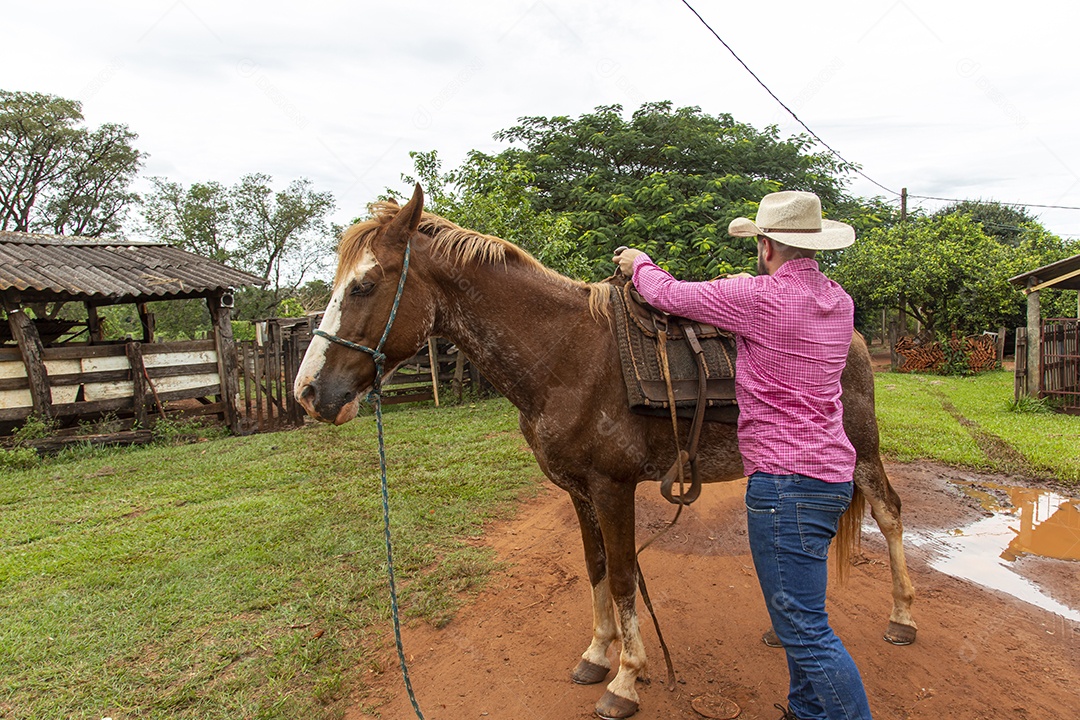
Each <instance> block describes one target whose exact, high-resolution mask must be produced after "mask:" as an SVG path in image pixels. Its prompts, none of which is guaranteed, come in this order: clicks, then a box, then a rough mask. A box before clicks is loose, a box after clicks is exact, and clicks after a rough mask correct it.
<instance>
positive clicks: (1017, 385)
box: [1013, 327, 1028, 402]
mask: <svg viewBox="0 0 1080 720" xmlns="http://www.w3.org/2000/svg"><path fill="white" fill-rule="evenodd" d="M1013 357H1014V358H1015V360H1016V364H1015V366H1014V367H1013V399H1014V400H1016V401H1017V402H1019V401H1020V398H1022V397H1024V396H1025V395H1027V394H1028V392H1027V387H1028V384H1027V328H1026V327H1018V328H1016V345H1015V347H1014V349H1013Z"/></svg>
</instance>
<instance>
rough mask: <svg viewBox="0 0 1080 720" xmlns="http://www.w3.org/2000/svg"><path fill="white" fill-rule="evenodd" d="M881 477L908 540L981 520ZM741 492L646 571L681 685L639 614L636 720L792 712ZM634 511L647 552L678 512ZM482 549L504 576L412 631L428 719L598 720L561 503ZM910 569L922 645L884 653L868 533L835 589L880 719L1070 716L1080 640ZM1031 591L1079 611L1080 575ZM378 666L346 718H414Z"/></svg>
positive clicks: (577, 553)
mask: <svg viewBox="0 0 1080 720" xmlns="http://www.w3.org/2000/svg"><path fill="white" fill-rule="evenodd" d="M888 469H889V475H890V477H891V479H892V481H893V484H894V485H895V486H896V488H897V490H898V491H899V492H900V494H901V497H903V499H904V519H905V524H906V525H907V526H908V527H910V528H920V529H940V528H955V527H959V526H961V525H963V524H966V523H967V522H970V521H971V520H973V519H974V518H976V517H978V515H979V514H980V512H981V511H980V510H979V509H978V508H976V507H973V506H972V505H971V503H970V502H969V501H967V500H965V499H963V498H962V497H960V496H959V494H958V493H956V492H955V491H953V490H952V489H951V487H950V486H949V485H948V484H947V483H946V479H947V478H949V477H957V476H959V475H960V473H959V472H958V471H956V470H954V469H951V468H945V467H941V466H936V465H930V464H916V465H893V466H890V467H889V468H888ZM963 475H964V477H967V478H970V477H971V476H972V474H971V473H963ZM743 490H744V484H743V483H731V484H727V485H713V486H709V487H707V488H706V489H705V490H704V492H703V494H702V498H701V499H700V500H699V501H698V503H696V504H695V505H694V506H693V507H692V508H690V509H689V510H688V511H687V512H684V514H683V518H682V519H681V520H680V522H679V525H678V527H677V528H676V530H674V531H672V533H669V534H668V535H667V536H666V537H664V538H663V539H662V540H660V541H659V542H657V543H656V544H654V545H653V546H652V547H651V548H650V549H649V550H647V551H646V552H645V553H644V554H643V556H642V560H641V562H642V568H643V570H644V572H645V576H646V579H647V580H648V583H649V588H650V591H651V594H652V596H653V602H654V604H655V606H656V608H657V612H658V613H659V616H660V622H661V627H662V629H663V631H664V633H665V636H666V638H667V640H668V643H669V645H670V647H671V650H672V653H673V656H674V662H675V667H676V671H677V673H678V677H679V684H678V686H677V689H676V690H675V691H674V692H669V691H668V690H667V689H666V688H665V683H664V679H665V670H664V663H663V657H662V655H661V652H660V648H659V645H658V643H657V641H656V636H655V633H654V632H653V630H652V626H651V623H650V621H649V619H648V615H647V613H646V611H645V610H644V607H642V606H641V605H640V603H639V608H640V611H639V612H640V613H641V615H640V618H641V623H642V627H643V633H644V636H645V643H646V649H647V651H648V653H649V658H650V662H651V668H652V682H651V683H649V684H640V685H639V692H640V694H641V711H640V712H639V713H638V715H636V716H635V717H637V718H640V720H654V719H658V718H664V719H665V720H667V719H681V718H686V719H691V718H697V719H699V718H700V717H701V716H699V715H698V714H697V713H696V712H695V711H694V710H693V709H692V708H691V702H692V700H693V699H694V698H695V697H697V696H699V695H702V694H723V695H725V696H727V697H730V698H731V699H733V700H735V701H736V702H738V703H739V704H740V705H741V706H742V708H743V712H742V715H741V716H740V717H741V718H745V719H746V720H754V719H755V718H768V719H769V720H773V719H775V718H777V717H778V716H779V712H778V711H776V710H775V709H774V708H773V703H774V702H783V701H784V696H785V694H786V687H787V670H786V665H785V662H784V658H783V654H782V651H779V650H772V649H769V648H767V647H765V646H764V645H763V644H762V643H761V642H760V640H759V638H760V636H761V633H762V631H763V630H764V629H766V628H767V627H768V621H767V619H766V614H765V608H764V604H763V601H762V598H761V593H760V590H759V589H758V586H757V582H756V579H755V577H754V574H753V569H752V566H751V561H750V556H749V547H748V546H747V542H746V521H745V511H744V508H743V503H742V493H743ZM638 496H639V504H638V506H639V519H638V526H639V538H641V539H643V538H645V537H647V536H648V535H649V534H651V533H652V532H653V531H654V530H655V529H656V528H659V527H661V526H662V525H663V524H664V523H665V522H666V520H667V519H668V518H669V517H670V515H671V514H672V509H671V506H669V505H667V504H666V503H665V502H663V500H661V499H660V498H659V493H658V492H657V488H656V486H655V485H654V484H650V485H642V486H641V487H640V488H639V492H638ZM481 542H483V543H485V544H489V545H490V546H491V547H492V548H494V549H495V551H496V552H497V553H498V556H499V558H500V559H501V560H503V561H505V562H506V563H507V564H508V568H507V570H506V571H505V572H502V573H498V574H496V575H495V577H494V578H493V579H492V581H491V582H490V584H489V585H488V586H487V587H486V588H485V589H484V590H483V591H482V592H480V593H479V595H478V596H477V597H476V598H475V599H474V600H472V601H471V602H469V603H468V604H467V605H466V606H465V607H464V608H462V610H461V611H460V612H459V613H458V615H457V616H456V617H455V619H454V620H453V621H452V622H451V623H450V624H449V625H448V626H446V627H445V628H443V629H441V630H436V629H433V628H431V627H430V626H427V625H425V624H420V623H417V624H414V625H411V626H409V627H406V628H405V630H404V642H405V648H406V653H407V654H408V656H409V658H410V669H411V673H412V681H413V686H414V687H415V688H416V694H417V696H418V698H419V702H420V705H421V708H422V710H423V712H424V715H425V717H426V718H427V720H458V719H464V718H492V719H495V720H500V719H502V718H529V719H530V720H545V719H551V720H569V719H576V718H582V719H583V718H591V717H595V715H594V714H593V710H592V708H593V704H594V702H595V701H596V699H597V698H598V697H599V696H600V695H601V694H602V692H603V685H595V686H590V687H581V686H576V685H573V684H572V683H571V682H570V680H569V673H570V670H571V669H572V668H573V667H574V665H575V664H576V662H577V659H578V657H579V655H580V653H581V652H582V651H583V650H584V649H585V646H586V645H587V644H588V640H589V636H590V632H591V610H590V601H589V589H588V581H587V579H586V576H585V569H584V562H583V553H582V550H581V543H580V539H579V536H578V532H577V527H576V522H575V520H574V514H573V510H572V509H571V506H570V503H569V501H568V500H567V498H566V497H565V495H564V494H563V493H562V492H561V491H559V490H557V489H555V488H552V487H550V486H546V487H545V489H544V490H543V491H542V492H541V493H540V494H539V495H538V496H537V497H536V498H534V499H532V500H529V501H528V502H526V503H525V504H524V505H523V507H521V509H520V512H519V514H518V517H517V519H515V520H513V521H510V522H506V523H501V524H499V525H496V526H493V527H491V528H490V529H489V531H488V532H487V533H486V534H485V536H484V538H483V539H482V540H481ZM908 553H909V555H908V558H909V568H910V570H911V573H912V579H913V581H914V582H915V586H916V590H917V592H918V601H917V603H916V605H915V613H916V618H917V620H918V622H919V636H918V640H917V642H916V643H915V644H914V645H911V646H909V647H893V646H891V645H888V644H886V643H885V642H884V641H883V640H882V639H881V636H882V632H883V631H884V629H885V625H886V620H887V616H888V612H889V609H890V597H889V589H890V581H889V568H888V564H887V563H888V558H887V555H886V553H885V547H884V542H883V540H882V539H881V536H880V535H878V534H876V533H866V532H864V541H863V557H862V558H861V562H860V564H857V565H856V566H855V567H853V568H851V578H850V580H849V582H848V583H847V585H846V586H843V587H832V588H831V590H830V595H829V602H830V605H829V608H830V613H831V617H832V622H833V626H834V627H835V628H836V630H837V632H838V633H839V634H840V636H841V637H842V638H843V639H844V642H845V643H846V645H847V647H848V649H849V650H850V651H851V653H852V655H853V656H854V658H855V660H856V662H857V663H858V665H859V668H860V669H861V671H862V674H863V678H864V681H865V684H866V687H867V693H868V695H869V697H870V704H871V708H872V709H873V712H874V717H875V718H877V719H878V720H882V719H887V718H900V719H903V720H908V719H910V720H924V719H925V720H930V719H934V720H936V719H938V718H955V719H957V720H961V719H963V720H969V719H975V718H979V719H982V718H1003V719H1004V718H1010V719H1012V718H1020V719H1027V718H1031V719H1032V720H1034V719H1035V718H1040V719H1042V718H1077V717H1080V710H1078V709H1077V708H1078V705H1077V695H1076V693H1077V688H1080V625H1077V624H1076V623H1072V622H1069V621H1066V620H1064V619H1063V618H1061V617H1060V616H1058V615H1054V614H1052V613H1049V612H1046V611H1043V610H1040V609H1038V608H1036V607H1034V606H1032V605H1028V604H1026V603H1023V602H1020V601H1018V600H1015V599H1013V598H1011V597H1009V596H1006V595H1003V594H1000V593H996V592H993V591H989V590H985V589H983V588H981V587H979V586H977V585H973V584H971V583H968V582H965V581H961V580H957V579H954V578H951V577H949V576H946V575H943V574H941V573H939V572H937V571H935V570H933V569H931V568H930V567H929V566H928V565H927V562H926V557H925V555H923V554H921V553H920V551H919V550H918V549H917V548H913V547H912V546H911V545H910V544H908ZM1023 562H1024V561H1021V563H1023ZM1024 574H1025V575H1026V576H1027V577H1029V578H1032V579H1034V580H1035V581H1037V582H1039V583H1041V584H1043V585H1044V587H1045V589H1046V591H1047V592H1048V593H1050V594H1052V595H1053V596H1055V597H1058V598H1059V599H1063V600H1065V601H1066V602H1068V601H1070V600H1071V603H1070V604H1071V605H1072V606H1073V607H1077V606H1078V605H1080V603H1078V602H1077V599H1078V594H1080V563H1061V562H1050V561H1035V562H1032V563H1031V564H1030V565H1029V566H1028V567H1026V568H1025V569H1024ZM388 635H389V633H388ZM616 651H617V646H616V647H615V648H613V649H612V652H611V657H613V658H617V656H616V655H615V653H616ZM616 662H617V659H616ZM378 665H379V666H380V667H382V668H384V669H385V671H384V672H382V673H381V674H375V673H372V672H368V673H367V675H366V676H365V677H363V678H361V681H362V682H363V683H364V685H365V688H364V690H363V691H362V693H361V692H357V693H354V696H353V697H351V698H349V701H348V707H347V708H346V711H345V718H346V719H347V720H369V719H370V718H377V717H378V718H383V719H384V720H398V719H402V720H403V719H407V718H413V717H415V715H414V714H413V711H412V709H411V707H410V705H409V702H408V699H407V697H406V695H405V692H404V687H403V683H402V680H401V675H400V672H399V670H398V666H397V658H396V655H395V652H394V649H393V646H392V638H390V637H387V638H386V639H385V645H384V647H383V649H382V650H381V651H379V653H378ZM358 672H364V670H361V669H358ZM609 677H610V676H609Z"/></svg>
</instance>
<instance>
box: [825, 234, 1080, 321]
mask: <svg viewBox="0 0 1080 720" xmlns="http://www.w3.org/2000/svg"><path fill="white" fill-rule="evenodd" d="M1073 251H1074V250H1073ZM1069 254H1070V246H1069V244H1068V243H1066V242H1064V241H1062V240H1061V239H1060V238H1057V237H1056V236H1054V235H1051V234H1050V233H1047V232H1046V231H1045V230H1041V231H1037V230H1036V229H1035V228H1031V229H1029V231H1028V232H1027V233H1026V234H1025V235H1024V236H1023V238H1022V239H1021V240H1020V243H1019V245H1018V246H1017V247H1011V246H1009V245H1007V244H1005V243H1003V242H1001V241H1000V240H999V239H998V238H997V237H993V236H991V235H988V234H987V233H986V232H985V231H984V230H983V225H982V224H981V223H980V222H978V221H976V220H975V219H973V218H972V216H971V215H969V214H965V213H951V214H947V215H935V216H932V217H919V218H915V219H913V220H911V221H908V222H905V223H899V224H896V225H893V226H891V227H882V228H878V229H875V230H871V231H870V232H869V233H867V234H866V235H865V236H863V237H862V238H860V240H859V241H858V242H856V243H855V245H853V246H852V247H850V248H848V249H846V250H845V251H844V252H843V254H842V255H841V256H840V259H839V261H838V263H837V265H836V267H835V268H834V269H833V270H832V271H831V275H832V277H833V278H834V279H836V280H837V281H838V282H840V283H841V284H842V285H843V286H844V288H845V289H846V290H847V291H848V292H849V293H850V294H851V296H852V298H853V299H854V300H855V303H856V307H857V308H858V309H859V310H860V311H862V312H864V313H867V312H869V311H872V310H880V309H882V308H885V309H889V310H903V311H905V312H907V313H908V314H909V315H911V316H912V317H914V318H916V319H917V320H919V321H920V322H921V323H922V324H923V326H924V328H925V329H926V330H927V331H928V332H930V333H933V334H936V335H939V336H941V335H948V334H949V333H950V332H952V331H953V330H955V331H957V332H959V333H961V334H972V333H977V332H981V331H983V330H988V329H997V328H998V327H999V326H1001V325H1004V326H1006V327H1015V326H1017V325H1020V324H1023V318H1024V313H1025V309H1024V299H1023V296H1022V294H1021V293H1020V292H1019V291H1018V290H1017V288H1016V287H1014V286H1013V285H1011V284H1010V283H1009V282H1008V279H1009V278H1010V277H1012V276H1015V275H1018V274H1020V273H1022V272H1025V271H1026V270H1030V269H1032V268H1035V267H1038V266H1040V265H1044V264H1046V263H1049V262H1053V261H1054V260H1058V259H1061V258H1062V257H1067V256H1068V255H1069ZM1048 295H1049V296H1050V298H1049V300H1048V304H1049V305H1050V306H1051V307H1052V306H1053V303H1054V302H1056V301H1055V300H1054V298H1053V293H1049V294H1048Z"/></svg>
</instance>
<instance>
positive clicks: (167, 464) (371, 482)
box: [0, 400, 540, 720]
mask: <svg viewBox="0 0 1080 720" xmlns="http://www.w3.org/2000/svg"><path fill="white" fill-rule="evenodd" d="M386 425H387V439H388V446H389V448H390V452H389V460H390V492H391V498H392V501H391V514H392V518H393V532H394V537H395V569H396V571H397V573H398V577H399V582H400V585H399V591H400V596H401V602H402V607H403V612H404V614H405V616H406V617H407V618H423V619H424V620H426V621H428V622H431V623H433V624H435V625H440V624H442V623H445V622H446V621H447V620H448V619H449V618H450V617H451V615H452V613H453V612H454V610H455V608H456V607H457V606H458V604H459V603H460V602H462V598H463V596H466V595H467V593H468V591H470V590H474V589H476V588H477V587H478V584H479V583H481V582H482V581H483V578H484V577H485V575H486V574H487V572H489V571H490V570H491V569H492V568H493V567H494V564H493V559H492V556H491V555H490V553H489V552H488V551H485V550H484V549H481V548H474V547H471V546H470V545H469V544H468V543H467V542H466V538H467V537H468V536H471V535H476V534H478V533H480V532H481V530H482V526H483V523H484V522H485V521H488V520H490V519H492V518H495V517H502V516H505V515H506V514H507V513H508V512H509V511H510V508H512V506H513V501H514V500H515V499H516V498H518V497H519V496H520V495H521V494H522V493H523V492H528V489H529V488H534V487H535V480H536V479H537V478H538V477H539V475H540V473H539V469H538V468H537V467H536V463H535V461H534V460H533V458H532V455H531V454H530V453H529V452H528V449H527V448H526V446H525V444H524V441H523V440H522V439H521V436H520V434H519V433H518V431H517V427H516V412H515V411H514V410H513V408H512V407H511V406H510V405H509V404H508V403H506V402H505V401H503V400H494V401H485V402H479V403H474V404H472V405H467V406H459V407H449V408H446V407H444V408H440V409H438V410H434V409H430V408H427V409H418V408H413V409H410V410H407V411H394V412H390V413H388V415H387V418H386ZM0 548H2V552H0V617H2V618H3V620H2V622H0V718H5V720H6V719H8V718H11V719H16V718H17V719H23V718H26V719H29V718H34V719H39V718H93V719H95V720H96V719H97V718H101V717H104V716H111V717H112V718H114V719H116V720H119V719H120V718H198V719H199V720H213V719H215V718H230V719H232V718H296V717H333V716H335V715H337V714H339V709H340V708H339V706H340V703H336V702H335V701H336V700H338V699H340V698H341V697H343V695H344V694H345V693H346V692H347V691H348V690H349V689H350V686H351V684H352V683H355V682H356V676H357V675H358V674H359V673H356V672H355V668H356V667H365V666H368V664H369V663H371V662H373V660H372V657H373V652H377V651H379V650H382V649H383V648H384V646H385V643H386V642H387V638H386V635H385V629H386V627H387V623H386V621H387V619H388V617H389V600H388V597H387V591H386V576H385V557H384V547H383V540H382V505H381V498H380V493H379V475H378V454H377V446H376V440H375V427H374V420H373V418H371V417H367V418H361V419H360V420H358V421H356V422H354V423H350V424H348V425H345V426H343V427H340V428H334V427H327V426H312V427H308V428H305V429H303V430H299V431H294V432H288V433H277V434H266V435H258V436H251V437H245V438H225V439H220V440H215V441H212V442H205V443H198V444H194V445H185V446H179V447H152V448H139V449H128V450H110V451H96V452H89V451H88V452H83V453H75V454H69V455H68V456H67V457H66V458H61V459H57V460H51V461H48V462H46V463H45V464H43V465H40V466H38V467H35V468H31V469H26V470H11V469H5V470H3V471H2V472H0ZM379 656H380V657H381V653H379Z"/></svg>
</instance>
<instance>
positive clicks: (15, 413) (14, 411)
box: [0, 404, 34, 422]
mask: <svg viewBox="0 0 1080 720" xmlns="http://www.w3.org/2000/svg"><path fill="white" fill-rule="evenodd" d="M33 411H34V408H33V407H32V406H31V405H29V404H27V405H25V406H20V407H3V406H2V405H0V422H16V421H19V420H25V419H26V418H28V417H30V413H32V412H33Z"/></svg>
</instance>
